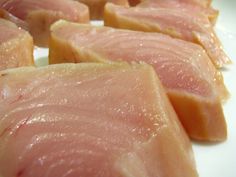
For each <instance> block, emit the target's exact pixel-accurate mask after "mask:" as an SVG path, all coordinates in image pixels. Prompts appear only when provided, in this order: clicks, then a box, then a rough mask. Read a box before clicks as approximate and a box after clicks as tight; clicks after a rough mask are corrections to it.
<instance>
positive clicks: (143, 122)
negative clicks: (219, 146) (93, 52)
mask: <svg viewBox="0 0 236 177" xmlns="http://www.w3.org/2000/svg"><path fill="white" fill-rule="evenodd" d="M0 93H1V96H0V136H1V138H0V149H1V151H0V164H1V166H0V175H1V176H4V177H15V176H21V177H28V176H29V177H32V176H34V177H42V176H47V177H55V176H57V177H62V176H70V177H78V176H86V177H95V176H96V177H130V176H139V177H156V176H159V177H197V176H198V175H197V172H196V169H195V163H194V159H193V153H192V149H191V143H190V141H189V139H188V137H187V135H186V133H185V131H184V129H183V128H182V126H181V124H180V123H179V121H178V119H177V116H176V114H175V112H174V110H173V108H172V106H171V105H170V103H169V100H168V98H167V96H166V94H165V91H164V90H163V88H162V85H161V83H160V82H159V80H158V78H157V76H156V74H155V72H154V70H153V69H152V67H150V66H149V65H146V64H133V65H132V66H130V65H128V64H113V65H112V64H96V63H95V64H86V63H84V64H61V65H50V66H47V67H44V68H37V69H36V68H22V69H18V70H9V71H4V72H2V73H1V76H0Z"/></svg>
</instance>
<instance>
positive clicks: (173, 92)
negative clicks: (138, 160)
mask: <svg viewBox="0 0 236 177" xmlns="http://www.w3.org/2000/svg"><path fill="white" fill-rule="evenodd" d="M51 31H52V32H51V39H50V45H49V62H50V63H51V64H53V63H65V62H76V63H77V62H103V63H112V62H116V61H126V62H130V63H132V62H133V61H135V62H140V61H141V62H145V63H148V64H150V65H152V66H153V67H154V69H155V71H156V73H157V75H158V76H159V78H160V80H161V81H162V84H163V85H164V87H165V88H166V91H167V94H168V96H169V97H170V99H171V101H172V104H173V106H174V108H175V110H176V112H177V113H178V116H179V118H180V120H181V122H182V124H183V125H184V127H185V129H186V130H187V133H188V134H189V136H190V137H191V138H193V139H198V140H210V141H220V140H225V139H226V136H227V130H226V129H227V128H226V123H225V119H224V114H223V110H222V106H221V99H224V98H226V97H227V94H228V92H227V90H226V88H225V86H224V82H223V78H222V75H221V73H220V71H217V70H216V68H215V67H214V65H213V64H212V63H211V61H210V59H209V58H208V56H207V55H206V53H205V51H204V50H203V48H202V47H200V46H199V45H196V44H193V43H190V42H186V41H182V40H178V39H173V38H171V37H169V36H167V35H163V34H158V33H145V32H136V31H129V30H117V29H114V28H109V27H94V26H91V25H79V24H75V23H68V22H65V21H59V22H56V23H55V24H54V25H52V27H51ZM186 104H187V105H188V107H191V109H190V108H189V109H188V107H187V106H186ZM193 122H194V123H193Z"/></svg>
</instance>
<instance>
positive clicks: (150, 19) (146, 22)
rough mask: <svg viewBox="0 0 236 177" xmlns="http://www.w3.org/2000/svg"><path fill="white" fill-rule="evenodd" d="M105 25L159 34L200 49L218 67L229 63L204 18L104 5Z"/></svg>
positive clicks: (169, 10)
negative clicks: (205, 52)
mask: <svg viewBox="0 0 236 177" xmlns="http://www.w3.org/2000/svg"><path fill="white" fill-rule="evenodd" d="M104 23H105V25H106V26H112V27H116V28H125V29H131V30H138V31H146V32H160V33H164V34H168V35H171V36H172V37H175V38H180V39H183V40H186V41H190V42H194V43H197V44H200V45H202V46H203V48H204V49H205V50H206V51H207V54H208V55H209V57H210V58H211V60H212V62H213V63H214V64H215V66H216V67H217V68H221V67H222V66H224V65H225V64H228V63H231V60H230V59H229V58H228V56H227V55H226V54H225V52H224V51H223V49H222V45H221V43H220V41H219V39H218V38H217V36H216V34H215V32H214V30H213V27H212V25H211V23H210V22H209V20H208V18H207V17H204V16H202V18H199V16H197V18H193V16H192V15H189V14H187V13H185V12H183V11H181V10H177V9H168V8H138V7H131V8H125V7H120V6H117V5H114V4H110V3H107V4H106V6H105V12H104Z"/></svg>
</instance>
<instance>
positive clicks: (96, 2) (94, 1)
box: [76, 0, 129, 20]
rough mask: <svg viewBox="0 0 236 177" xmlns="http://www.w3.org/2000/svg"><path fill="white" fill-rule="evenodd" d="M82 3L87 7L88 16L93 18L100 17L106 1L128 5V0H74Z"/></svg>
mask: <svg viewBox="0 0 236 177" xmlns="http://www.w3.org/2000/svg"><path fill="white" fill-rule="evenodd" d="M76 1H78V2H81V3H84V4H86V5H87V6H88V7H89V11H90V18H91V19H93V20H97V19H102V18H103V11H104V6H105V4H106V3H107V2H111V3H114V4H117V5H122V6H129V2H128V0H76Z"/></svg>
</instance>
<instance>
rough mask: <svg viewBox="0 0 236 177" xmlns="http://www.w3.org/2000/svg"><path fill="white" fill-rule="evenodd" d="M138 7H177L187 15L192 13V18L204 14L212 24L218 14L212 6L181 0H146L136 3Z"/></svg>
mask: <svg viewBox="0 0 236 177" xmlns="http://www.w3.org/2000/svg"><path fill="white" fill-rule="evenodd" d="M138 7H143V8H170V9H178V10H181V11H182V12H185V13H188V15H192V16H193V18H198V17H197V16H200V17H199V18H201V16H202V15H204V16H207V17H208V19H209V20H210V22H211V23H212V24H213V25H214V24H215V23H216V20H217V17H218V14H219V11H218V10H215V9H213V8H212V7H203V6H200V5H196V4H193V3H191V2H188V1H186V2H185V1H182V0H164V1H163V0H146V1H143V2H142V3H140V4H138Z"/></svg>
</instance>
